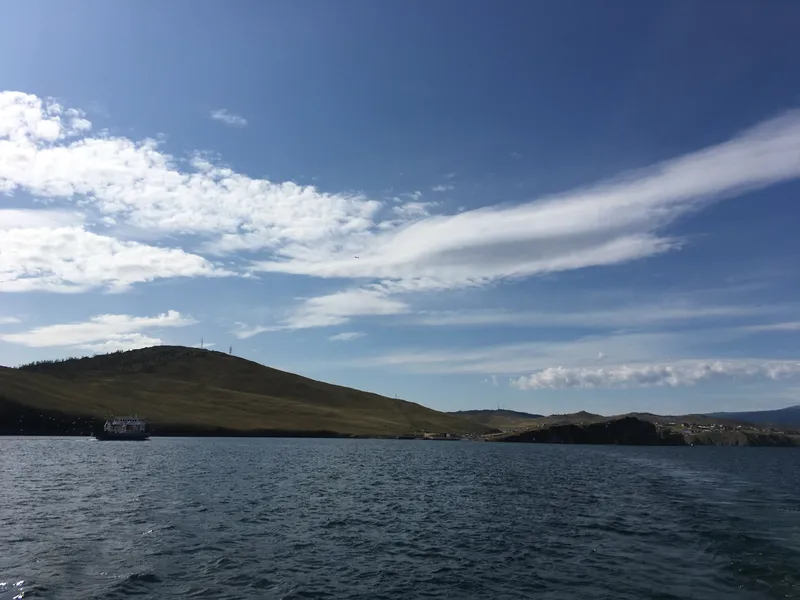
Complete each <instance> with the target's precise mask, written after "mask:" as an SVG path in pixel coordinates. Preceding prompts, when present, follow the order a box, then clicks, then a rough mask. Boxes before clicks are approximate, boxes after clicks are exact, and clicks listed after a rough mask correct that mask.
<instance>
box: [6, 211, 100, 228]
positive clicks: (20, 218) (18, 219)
mask: <svg viewBox="0 0 800 600" xmlns="http://www.w3.org/2000/svg"><path fill="white" fill-rule="evenodd" d="M84 221H85V216H84V215H83V214H82V213H79V212H76V211H71V210H58V209H55V210H48V209H39V210H33V209H21V208H7V209H0V230H8V229H42V228H46V229H54V228H58V227H76V226H78V227H80V226H82V225H83V223H84Z"/></svg>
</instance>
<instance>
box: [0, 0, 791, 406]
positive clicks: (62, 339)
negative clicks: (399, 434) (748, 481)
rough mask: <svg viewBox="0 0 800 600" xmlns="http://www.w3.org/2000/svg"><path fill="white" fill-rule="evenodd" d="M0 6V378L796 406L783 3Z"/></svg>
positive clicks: (468, 399)
mask: <svg viewBox="0 0 800 600" xmlns="http://www.w3.org/2000/svg"><path fill="white" fill-rule="evenodd" d="M2 10H3V18H2V19H0V364H3V365H7V366H15V365H18V364H21V363H25V362H29V361H33V360H40V359H52V358H60V357H67V356H81V355H92V354H95V353H103V352H109V351H114V350H119V349H123V350H125V349H133V348H139V347H146V346H151V345H156V344H180V345H188V346H194V345H200V343H201V340H202V343H203V344H204V345H205V347H207V348H213V349H215V350H221V351H224V352H228V351H229V350H232V352H233V354H235V355H237V356H241V357H244V358H248V359H250V360H254V361H257V362H260V363H263V364H266V365H270V366H272V367H276V368H279V369H284V370H288V371H292V372H296V373H300V374H302V375H306V376H309V377H313V378H316V379H322V380H324V381H329V382H333V383H337V384H341V385H347V386H352V387H357V388H360V389H365V390H369V391H374V392H378V393H381V394H385V395H387V396H393V397H394V396H397V397H399V398H404V399H408V400H413V401H416V402H419V403H421V404H424V405H426V406H430V407H433V408H436V409H439V410H459V409H476V408H496V407H498V406H499V407H503V408H508V409H515V410H523V411H529V412H536V413H545V414H552V413H565V412H573V411H577V410H588V411H591V412H597V413H601V414H609V415H610V414H619V413H623V412H628V411H651V412H659V413H662V414H682V413H687V412H709V411H715V410H745V409H770V408H779V407H783V406H787V405H792V404H800V343H798V342H799V338H798V333H800V304H798V295H799V292H800V277H799V276H800V264H798V262H797V257H798V255H799V254H800V236H798V235H797V228H798V224H800V207H798V204H797V200H798V197H799V196H800V77H798V74H797V64H796V63H797V60H796V59H797V57H798V56H800V36H797V35H796V32H797V28H798V26H800V3H795V2H786V1H782V0H768V1H766V2H765V1H763V0H753V1H744V0H728V1H726V2H695V1H682V0H669V1H657V0H653V1H651V2H639V1H638V0H608V1H606V2H602V3H601V2H585V1H582V0H560V1H559V2H544V1H542V2H530V1H527V0H519V1H512V0H502V1H500V2H486V1H483V0H482V1H475V0H441V1H438V2H423V1H420V0H410V1H407V2H394V3H389V2H373V1H371V0H341V1H339V2H328V1H325V0H285V1H284V0H271V1H269V2H262V1H244V0H242V1H236V2H218V1H207V0H198V1H195V0H191V1H190V0H172V1H170V2H156V1H155V0H135V1H133V0H119V1H116V2H105V1H101V0H76V1H75V2H70V3H64V2H59V1H56V0H52V1H41V0H28V1H26V2H21V3H6V4H4V6H3V9H2Z"/></svg>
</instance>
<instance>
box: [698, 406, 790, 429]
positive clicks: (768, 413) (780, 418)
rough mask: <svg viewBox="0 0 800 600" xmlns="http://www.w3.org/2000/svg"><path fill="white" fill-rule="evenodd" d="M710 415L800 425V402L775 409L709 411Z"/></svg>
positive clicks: (750, 421) (739, 419) (772, 423)
mask: <svg viewBox="0 0 800 600" xmlns="http://www.w3.org/2000/svg"><path fill="white" fill-rule="evenodd" d="M709 416H711V417H719V418H723V419H734V420H737V421H746V422H748V423H757V424H762V425H791V426H793V427H800V404H798V405H796V406H788V407H786V408H779V409H777V410H752V411H744V412H719V413H709Z"/></svg>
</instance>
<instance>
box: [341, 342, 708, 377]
mask: <svg viewBox="0 0 800 600" xmlns="http://www.w3.org/2000/svg"><path fill="white" fill-rule="evenodd" d="M704 339H706V340H715V339H716V337H715V336H714V334H713V332H705V333H704ZM686 351H687V348H686V339H685V338H684V337H683V336H681V335H680V334H675V333H629V334H616V335H597V336H587V337H583V338H580V339H576V340H568V341H555V340H546V339H545V340H541V341H535V342H521V343H515V344H499V345H484V346H481V347H478V348H449V349H440V350H437V349H426V350H415V349H411V350H398V351H395V352H392V353H389V354H385V355H378V356H370V357H365V358H360V359H359V360H358V361H357V362H355V363H353V365H355V366H371V367H389V368H395V369H401V370H403V371H407V372H414V373H439V374H470V375H478V374H479V375H487V376H489V375H497V374H508V375H513V374H523V373H530V372H532V371H537V370H541V369H546V368H548V367H549V366H551V365H553V364H560V365H567V366H575V367H582V366H593V365H596V364H597V357H598V355H599V354H600V353H601V352H602V353H603V355H604V356H605V357H609V358H611V359H612V360H613V361H614V362H635V361H637V360H640V361H641V360H651V361H656V360H666V359H667V358H668V357H669V356H675V355H680V354H681V353H686Z"/></svg>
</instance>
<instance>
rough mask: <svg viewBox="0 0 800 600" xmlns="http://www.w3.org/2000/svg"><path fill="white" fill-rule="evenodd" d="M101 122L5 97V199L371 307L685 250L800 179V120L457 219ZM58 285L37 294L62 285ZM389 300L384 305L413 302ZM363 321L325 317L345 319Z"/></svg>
mask: <svg viewBox="0 0 800 600" xmlns="http://www.w3.org/2000/svg"><path fill="white" fill-rule="evenodd" d="M226 114H227V113H226ZM90 128H91V124H90V123H88V121H86V120H85V119H84V118H83V116H82V115H81V114H80V113H78V112H76V111H70V110H65V109H64V108H62V107H61V106H60V105H58V104H57V103H55V102H54V101H50V100H44V101H43V100H41V99H39V98H37V97H35V96H31V95H27V94H20V93H14V92H5V93H0V191H5V192H8V193H12V192H14V191H16V190H23V191H26V192H28V193H30V194H34V195H36V196H39V197H41V198H45V199H49V200H50V201H52V202H54V203H57V202H62V203H64V202H69V203H72V204H76V203H77V204H78V205H79V206H80V207H81V208H85V209H86V210H87V211H91V212H92V213H95V212H96V213H99V218H100V219H101V220H102V219H108V220H109V222H110V223H112V224H114V226H115V227H119V228H128V229H127V231H137V230H138V231H141V232H147V234H148V235H149V236H157V235H158V234H162V235H172V236H187V235H195V236H200V237H201V239H202V240H204V241H205V245H204V246H202V247H204V248H206V249H208V250H210V251H213V252H217V253H226V252H235V251H242V250H247V251H253V252H261V254H260V255H254V258H255V259H257V260H255V262H254V264H253V268H254V270H256V271H265V272H283V273H290V274H298V275H310V276H314V277H325V278H349V279H362V280H364V281H365V282H366V283H367V284H368V286H369V287H365V288H364V289H362V290H361V292H362V293H363V294H367V295H369V296H371V298H372V300H371V304H366V305H365V306H366V307H367V310H372V309H371V308H369V307H370V306H371V305H375V304H376V303H378V302H379V300H378V299H376V298H375V296H376V294H379V295H384V296H387V295H391V294H402V293H409V292H412V291H413V292H419V291H426V290H446V289H455V288H460V287H464V286H476V285H485V284H488V283H491V282H495V281H498V280H504V279H510V278H524V277H529V276H533V275H537V274H543V273H550V272H556V271H564V270H572V269H581V268H585V267H592V266H602V265H612V264H619V263H624V262H627V261H632V260H636V259H640V258H644V257H648V256H653V255H656V254H659V253H662V252H667V251H669V250H672V249H675V248H678V247H680V245H681V243H682V241H681V240H677V239H674V238H672V237H670V236H669V235H668V233H666V228H667V227H668V226H669V225H670V224H671V223H673V222H674V221H675V220H676V219H678V218H680V217H682V216H685V215H687V214H690V213H692V212H693V211H696V210H699V209H702V208H703V207H705V206H706V205H707V204H708V203H709V202H712V201H716V200H719V199H722V198H726V197H730V196H733V195H736V194H738V193H742V192H744V191H747V190H752V189H757V188H761V187H765V186H768V185H771V184H775V183H778V182H781V181H786V180H790V179H794V178H797V177H798V176H800V162H798V161H797V160H796V156H797V155H798V152H800V112H797V111H795V112H789V113H786V114H785V115H783V116H781V117H779V118H776V119H773V120H770V121H767V122H765V123H763V124H761V125H759V126H758V127H755V128H753V129H750V130H748V131H745V132H743V133H742V134H741V135H739V136H737V137H735V138H733V139H732V140H730V141H727V142H724V143H721V144H718V145H716V146H713V147H710V148H707V149H705V150H701V151H698V152H694V153H691V154H687V155H685V156H682V157H678V158H675V159H673V160H669V161H666V162H663V163H661V164H658V165H655V166H654V167H653V168H651V169H649V170H645V171H640V172H637V173H633V174H628V175H627V176H625V177H622V178H619V179H616V180H613V181H608V182H604V183H601V184H598V185H595V186H593V187H588V188H583V189H578V190H572V191H569V192H566V193H564V194H560V195H556V196H551V197H546V198H540V199H537V200H535V201H532V202H529V203H525V204H521V205H516V206H508V205H497V206H493V207H487V208H482V209H477V210H468V211H464V212H461V213H459V214H455V215H445V214H438V215H436V214H434V215H426V214H423V213H424V211H423V210H422V207H420V206H419V204H415V203H416V202H418V194H414V196H413V197H412V200H411V202H409V203H408V205H407V206H404V207H403V206H401V207H397V208H398V209H399V210H387V207H385V206H384V205H383V204H382V203H381V202H377V201H375V200H370V199H368V198H366V197H364V196H363V195H361V194H331V193H324V192H321V191H318V190H317V189H316V188H315V187H313V186H300V185H297V184H295V183H292V182H286V183H273V182H271V181H269V180H266V179H258V178H252V177H249V176H247V175H244V174H241V173H237V172H235V171H233V170H232V169H230V168H227V167H224V166H219V165H218V164H216V163H215V162H214V161H213V160H212V159H210V158H207V157H203V158H202V159H200V158H198V157H197V156H195V158H194V159H193V160H191V161H181V160H178V159H175V158H174V157H172V156H171V155H169V154H167V153H166V152H164V151H163V148H162V144H161V143H159V142H157V141H155V140H152V139H144V140H140V141H133V140H130V139H127V138H125V137H114V136H112V135H108V134H99V135H95V136H94V137H90V135H89V133H90ZM494 200H495V199H494V198H492V201H494ZM425 210H428V209H427V208H426V209H425ZM428 212H430V211H429V210H428ZM85 234H86V235H87V236H88V235H94V234H92V233H90V232H88V231H87V232H85ZM151 239H152V238H151ZM115 243H119V242H115ZM108 245H109V246H111V245H113V243H112V242H109V244H108ZM156 251H159V252H161V251H163V250H162V249H161V248H156V249H155V250H153V253H155V252H156ZM178 252H179V251H178ZM185 256H186V257H192V258H184V259H182V260H185V261H193V263H192V264H193V265H194V266H193V267H192V268H190V269H189V272H193V273H198V272H199V273H203V274H205V273H209V272H211V271H213V268H212V266H211V265H210V263H208V262H206V261H205V260H204V259H203V258H201V257H199V256H196V255H193V254H186V255H185ZM356 257H358V258H356ZM39 260H44V259H42V258H41V257H39ZM23 268H24V265H22V266H20V265H19V264H15V265H14V269H15V270H21V269H23ZM167 273H168V274H167V275H164V276H173V275H172V274H171V273H172V271H169V270H167ZM56 277H57V275H54V274H51V275H49V278H50V281H49V282H48V283H47V284H46V285H45V286H44V288H43V287H42V286H39V287H37V288H36V289H49V288H51V287H53V285H54V282H55V281H56ZM95 279H96V278H95ZM133 280H142V276H141V275H140V276H138V277H134V278H133ZM376 282H379V283H380V285H379V286H375V285H369V284H375V283H376ZM6 285H8V284H7V283H6ZM31 285H32V284H30V283H27V282H25V283H13V282H12V287H14V286H16V287H18V288H19V287H22V288H24V287H26V286H28V287H30V286H31ZM71 285H73V287H74V286H75V284H71ZM85 285H90V284H88V283H85V282H84V283H80V284H77V287H83V286H85ZM109 285H111V284H110V283H109ZM343 293H346V294H353V293H354V292H353V291H352V290H351V291H347V292H343ZM385 300H386V301H387V303H384V306H389V304H388V303H392V302H396V303H398V304H399V305H402V306H404V307H405V302H400V301H399V300H394V299H391V298H385ZM398 304H395V308H394V309H392V310H393V311H394V312H396V311H397V310H398V308H397V306H398ZM404 310H405V309H404ZM304 311H305V312H306V313H307V314H306V316H307V317H308V318H306V319H305V321H306V322H313V321H314V319H312V318H310V316H309V315H311V314H312V313H313V314H315V315H317V317H318V316H319V314H320V309H319V307H315V306H314V300H313V299H312V300H308V301H306V302H304V303H303V304H302V305H300V306H299V307H298V308H297V311H296V312H297V313H298V314H299V315H300V316H297V315H295V316H297V319H300V320H302V315H303V312H304ZM394 312H393V313H391V314H394ZM355 314H356V313H355V312H353V311H349V312H347V313H346V314H341V313H339V312H337V313H336V314H334V315H328V317H327V318H318V319H317V322H319V323H331V322H334V323H337V324H338V323H341V322H343V320H342V319H344V320H345V321H346V319H347V318H349V317H351V316H354V315H355ZM366 314H375V313H372V312H368V313H366ZM378 314H383V313H378ZM290 321H291V319H290ZM288 324H289V323H287V324H286V325H288Z"/></svg>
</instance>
